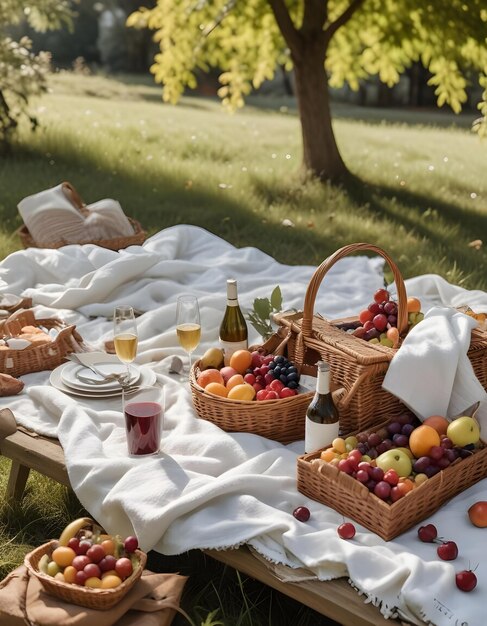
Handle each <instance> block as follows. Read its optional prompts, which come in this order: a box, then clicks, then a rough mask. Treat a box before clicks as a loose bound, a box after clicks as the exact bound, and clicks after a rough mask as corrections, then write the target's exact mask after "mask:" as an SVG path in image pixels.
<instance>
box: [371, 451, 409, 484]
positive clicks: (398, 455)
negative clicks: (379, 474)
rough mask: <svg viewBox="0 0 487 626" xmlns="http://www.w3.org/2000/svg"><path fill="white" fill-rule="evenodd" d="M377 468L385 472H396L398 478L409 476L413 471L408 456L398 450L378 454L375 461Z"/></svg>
mask: <svg viewBox="0 0 487 626" xmlns="http://www.w3.org/2000/svg"><path fill="white" fill-rule="evenodd" d="M375 462H376V464H377V467H380V468H381V469H383V470H384V472H387V470H388V469H393V470H396V472H397V473H398V475H399V476H401V477H405V476H409V475H410V474H411V472H412V471H413V466H412V463H411V459H410V458H409V456H408V455H407V454H406V453H405V452H403V451H402V450H399V448H392V449H391V450H387V451H386V452H383V453H382V454H380V455H379V456H378V457H377V459H376V461H375Z"/></svg>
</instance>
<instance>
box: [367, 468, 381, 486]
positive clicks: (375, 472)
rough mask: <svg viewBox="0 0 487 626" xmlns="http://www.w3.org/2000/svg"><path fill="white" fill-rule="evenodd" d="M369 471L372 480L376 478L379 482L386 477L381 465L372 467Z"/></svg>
mask: <svg viewBox="0 0 487 626" xmlns="http://www.w3.org/2000/svg"><path fill="white" fill-rule="evenodd" d="M369 473H370V477H371V478H372V480H375V482H377V483H379V482H380V481H381V480H383V478H384V470H383V469H382V468H381V467H372V469H371V471H370V472H369Z"/></svg>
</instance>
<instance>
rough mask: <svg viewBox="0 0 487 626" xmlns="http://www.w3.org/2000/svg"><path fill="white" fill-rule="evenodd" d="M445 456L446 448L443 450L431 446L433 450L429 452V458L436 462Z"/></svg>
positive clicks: (439, 447)
mask: <svg viewBox="0 0 487 626" xmlns="http://www.w3.org/2000/svg"><path fill="white" fill-rule="evenodd" d="M444 454H445V448H442V447H441V446H431V449H430V451H429V456H430V457H431V458H432V459H434V460H435V461H438V460H439V459H441V457H442V456H443V455H444Z"/></svg>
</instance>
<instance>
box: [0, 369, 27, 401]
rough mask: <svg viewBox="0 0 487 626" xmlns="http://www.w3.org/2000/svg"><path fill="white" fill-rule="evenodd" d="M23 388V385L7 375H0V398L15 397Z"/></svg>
mask: <svg viewBox="0 0 487 626" xmlns="http://www.w3.org/2000/svg"><path fill="white" fill-rule="evenodd" d="M23 388H24V383H23V382H22V381H21V380H19V379H18V378H14V377H13V376H10V375H9V374H0V396H15V395H16V394H18V393H20V392H21V391H22V389H23Z"/></svg>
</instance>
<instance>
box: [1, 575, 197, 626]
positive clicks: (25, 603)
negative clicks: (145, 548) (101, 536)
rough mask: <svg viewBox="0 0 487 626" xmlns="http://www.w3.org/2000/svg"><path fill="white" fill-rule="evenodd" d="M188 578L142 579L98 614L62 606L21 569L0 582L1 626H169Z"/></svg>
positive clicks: (143, 576)
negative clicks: (117, 601)
mask: <svg viewBox="0 0 487 626" xmlns="http://www.w3.org/2000/svg"><path fill="white" fill-rule="evenodd" d="M186 580H187V577H185V576H180V575H179V574H154V573H153V572H150V571H149V570H144V572H143V573H142V577H141V578H140V579H139V580H138V581H137V583H136V584H135V585H134V586H133V587H132V589H131V590H130V591H129V592H128V593H127V595H125V596H124V597H123V598H122V600H120V602H119V603H118V604H117V605H116V606H115V607H113V608H112V609H108V610H106V611H105V610H104V611H98V610H95V609H87V608H84V607H80V606H76V605H74V604H69V603H67V602H63V601H62V600H59V599H57V598H54V597H52V596H50V595H48V594H47V593H46V592H45V591H44V589H43V587H42V585H41V584H40V582H39V581H38V580H37V578H35V577H30V576H29V574H28V572H27V570H26V568H25V566H24V565H21V566H20V567H18V568H17V569H16V570H14V571H13V572H11V573H10V574H9V575H8V576H7V577H6V578H5V579H4V580H3V581H2V582H0V624H1V625H2V626H26V625H27V626H54V625H56V626H112V625H114V624H116V625H117V626H169V625H170V624H171V622H172V621H173V619H174V616H175V614H176V611H179V612H180V613H182V614H183V615H184V616H185V617H186V618H187V619H188V621H189V622H190V623H191V620H190V619H189V618H188V616H187V615H186V613H185V612H184V611H183V610H182V609H181V608H180V606H179V603H180V599H181V594H182V592H183V588H184V585H185V584H186Z"/></svg>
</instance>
